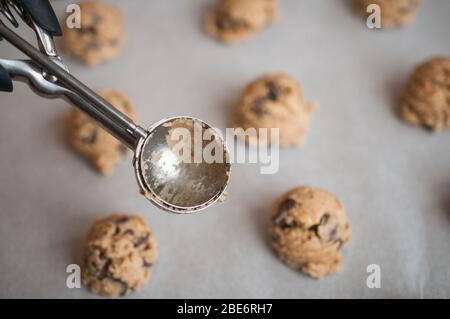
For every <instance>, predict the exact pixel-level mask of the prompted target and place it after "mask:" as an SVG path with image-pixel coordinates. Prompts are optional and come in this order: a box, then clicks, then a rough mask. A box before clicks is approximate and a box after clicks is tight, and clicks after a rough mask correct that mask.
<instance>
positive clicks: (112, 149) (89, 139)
mask: <svg viewBox="0 0 450 319" xmlns="http://www.w3.org/2000/svg"><path fill="white" fill-rule="evenodd" d="M98 94H99V95H100V96H101V97H103V98H104V99H105V100H107V101H108V102H109V103H111V104H112V105H113V106H114V107H116V108H117V109H118V110H119V111H121V112H122V113H124V114H125V115H127V116H128V117H129V118H131V119H132V120H134V121H135V120H136V114H135V111H134V107H133V106H132V104H131V102H130V101H129V100H128V98H127V97H126V96H124V95H122V94H121V93H119V92H117V91H114V90H104V91H101V92H98ZM66 127H67V130H68V139H69V143H70V145H71V146H72V148H73V149H74V150H75V151H77V152H78V153H80V154H81V155H83V156H85V157H86V158H87V159H88V160H89V161H90V162H91V163H92V165H93V166H94V167H95V168H96V169H97V170H98V171H99V173H100V174H102V175H111V174H112V172H113V169H114V166H116V164H117V163H119V162H120V161H121V160H122V158H123V157H124V156H125V155H126V154H127V153H128V149H127V147H126V146H125V145H123V144H122V143H121V142H119V141H118V140H117V139H116V138H115V137H113V136H112V135H111V134H109V133H108V132H106V131H105V130H103V129H102V128H101V127H99V126H98V124H97V123H95V122H94V121H93V120H91V119H90V118H89V117H88V116H87V115H85V114H84V113H82V112H80V111H78V110H77V109H75V108H71V109H70V110H69V111H68V112H67V114H66Z"/></svg>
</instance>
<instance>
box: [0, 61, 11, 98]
mask: <svg viewBox="0 0 450 319" xmlns="http://www.w3.org/2000/svg"><path fill="white" fill-rule="evenodd" d="M12 90H13V83H12V80H11V78H10V77H9V74H8V72H6V70H5V68H4V67H3V66H1V65H0V91H1V92H12Z"/></svg>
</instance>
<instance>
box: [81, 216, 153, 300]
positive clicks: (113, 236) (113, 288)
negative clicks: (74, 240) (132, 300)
mask: <svg viewBox="0 0 450 319" xmlns="http://www.w3.org/2000/svg"><path fill="white" fill-rule="evenodd" d="M156 258H157V245H156V241H155V238H154V236H153V234H152V232H151V230H150V228H149V227H148V226H147V224H146V223H145V221H144V220H143V219H142V218H141V217H139V216H133V215H125V214H122V213H115V214H113V215H111V216H109V217H106V218H104V219H101V220H97V221H95V222H94V224H93V225H92V227H91V229H90V231H89V233H88V236H87V241H86V246H85V250H84V255H83V267H82V278H83V284H84V285H85V286H86V287H88V288H89V289H90V290H91V291H92V292H93V293H95V294H99V295H101V296H104V297H118V296H123V295H126V294H129V293H131V292H133V291H136V290H137V289H139V288H140V287H141V286H142V285H143V284H144V283H145V282H146V281H147V280H148V279H149V277H150V275H151V271H152V267H153V264H154V262H155V260H156Z"/></svg>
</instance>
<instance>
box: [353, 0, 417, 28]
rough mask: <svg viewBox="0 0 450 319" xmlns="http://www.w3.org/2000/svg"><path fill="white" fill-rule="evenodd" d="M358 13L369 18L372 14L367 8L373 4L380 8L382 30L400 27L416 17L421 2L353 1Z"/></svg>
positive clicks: (391, 0) (394, 0) (400, 0)
mask: <svg viewBox="0 0 450 319" xmlns="http://www.w3.org/2000/svg"><path fill="white" fill-rule="evenodd" d="M353 1H354V3H355V9H356V12H357V13H358V14H359V15H360V16H362V17H365V18H367V17H368V16H369V15H370V14H371V13H368V12H367V7H368V6H369V5H371V4H376V5H379V6H380V9H381V26H382V28H391V27H399V26H403V25H406V24H409V23H411V22H413V21H414V19H415V17H416V12H417V8H418V7H419V4H420V1H421V0H353Z"/></svg>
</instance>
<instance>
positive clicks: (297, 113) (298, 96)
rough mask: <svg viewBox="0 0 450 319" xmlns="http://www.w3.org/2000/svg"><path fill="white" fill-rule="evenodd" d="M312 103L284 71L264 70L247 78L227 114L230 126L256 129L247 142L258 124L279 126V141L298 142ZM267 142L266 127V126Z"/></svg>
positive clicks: (283, 143)
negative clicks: (265, 72)
mask: <svg viewBox="0 0 450 319" xmlns="http://www.w3.org/2000/svg"><path fill="white" fill-rule="evenodd" d="M314 108H315V107H314V105H313V104H312V103H309V102H306V101H305V99H304V96H303V91H302V89H301V88H300V86H299V85H298V83H297V82H296V81H295V80H294V79H293V78H292V77H291V76H289V75H287V74H284V73H278V74H268V75H264V76H261V77H260V78H258V79H256V80H254V81H253V82H251V83H250V84H249V85H248V86H247V87H246V89H245V90H244V92H243V93H242V95H241V97H240V99H239V101H238V103H237V104H236V105H235V107H234V109H233V111H232V114H231V125H232V127H234V128H242V129H244V130H247V129H249V128H255V129H256V133H257V134H256V135H255V134H253V135H251V136H250V137H249V138H248V139H247V142H249V143H251V144H255V143H257V142H258V139H259V138H260V135H259V128H268V129H270V128H279V144H280V145H281V146H292V145H298V144H302V143H303V140H304V136H305V134H306V131H307V128H308V126H309V122H310V117H311V113H312V112H313V111H314ZM268 131H269V132H268V141H269V142H270V140H271V136H270V130H268Z"/></svg>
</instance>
